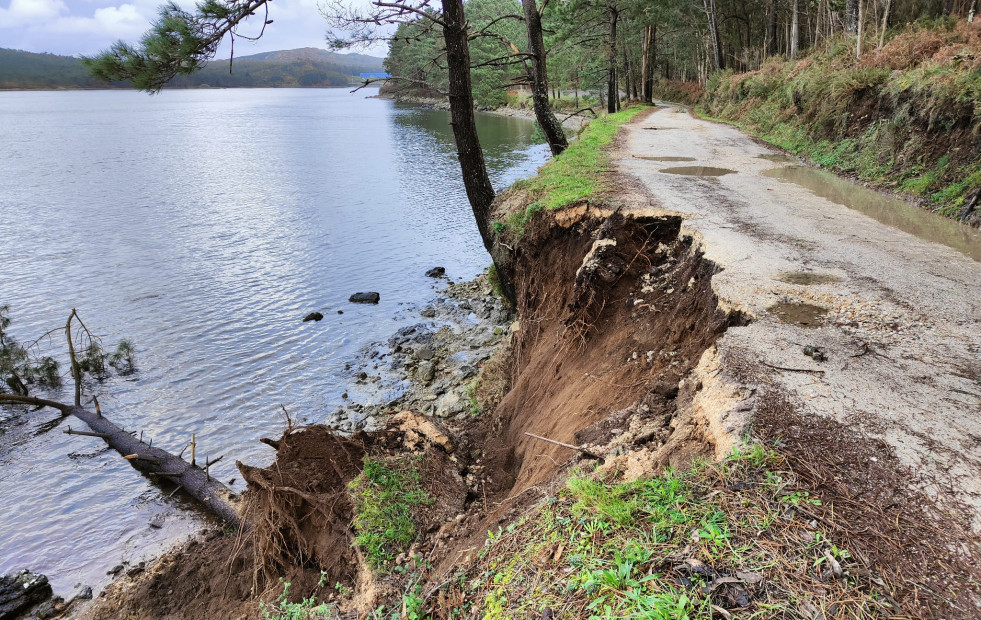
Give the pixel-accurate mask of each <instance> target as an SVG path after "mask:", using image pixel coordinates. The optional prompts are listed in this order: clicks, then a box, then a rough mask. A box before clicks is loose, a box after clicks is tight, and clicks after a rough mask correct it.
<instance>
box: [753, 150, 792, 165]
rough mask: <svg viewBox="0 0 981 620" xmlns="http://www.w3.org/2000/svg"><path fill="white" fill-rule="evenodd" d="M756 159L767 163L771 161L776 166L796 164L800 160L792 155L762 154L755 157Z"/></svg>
mask: <svg viewBox="0 0 981 620" xmlns="http://www.w3.org/2000/svg"><path fill="white" fill-rule="evenodd" d="M756 159H765V160H767V161H772V162H774V163H777V164H796V163H800V160H799V159H797V158H796V157H794V156H793V155H787V154H786V153H764V154H763V155H757V156H756Z"/></svg>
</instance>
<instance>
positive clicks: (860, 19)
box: [855, 0, 865, 58]
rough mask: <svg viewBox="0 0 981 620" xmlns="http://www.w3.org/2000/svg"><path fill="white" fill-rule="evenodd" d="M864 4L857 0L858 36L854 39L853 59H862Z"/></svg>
mask: <svg viewBox="0 0 981 620" xmlns="http://www.w3.org/2000/svg"><path fill="white" fill-rule="evenodd" d="M864 4H865V3H864V2H862V0H858V36H857V37H856V38H855V58H861V57H862V37H863V36H865V33H864V32H863V30H864V29H865V28H864V26H865V24H864V23H863V22H864V21H865V11H864V6H863V5H864Z"/></svg>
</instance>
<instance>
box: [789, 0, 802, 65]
mask: <svg viewBox="0 0 981 620" xmlns="http://www.w3.org/2000/svg"><path fill="white" fill-rule="evenodd" d="M798 9H799V6H798V0H794V2H793V8H792V11H793V13H792V15H791V16H790V58H791V60H797V46H798V45H799V44H800V41H799V39H800V11H799V10H798Z"/></svg>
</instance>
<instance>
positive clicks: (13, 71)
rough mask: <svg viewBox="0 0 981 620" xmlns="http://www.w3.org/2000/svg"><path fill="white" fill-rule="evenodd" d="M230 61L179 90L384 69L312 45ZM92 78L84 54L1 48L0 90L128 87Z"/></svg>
mask: <svg viewBox="0 0 981 620" xmlns="http://www.w3.org/2000/svg"><path fill="white" fill-rule="evenodd" d="M233 68H234V71H233V72H232V73H231V74H229V72H228V61H227V60H217V61H214V62H212V63H209V64H208V66H206V67H205V68H204V69H202V70H201V71H199V72H198V73H195V74H194V75H191V76H185V77H178V78H175V79H174V80H173V81H172V83H171V84H170V85H171V86H172V87H174V88H201V87H215V88H277V87H279V88H283V87H307V88H324V87H330V86H347V85H348V84H350V83H351V82H352V81H354V80H355V79H356V76H357V75H358V74H359V73H374V72H378V71H382V70H383V69H382V59H381V58H375V57H374V56H365V55H363V54H338V53H335V52H329V51H327V50H320V49H316V48H312V47H307V48H302V49H296V50H282V51H277V52H264V53H261V54H253V55H251V56H241V57H238V58H236V59H235V63H234V65H233ZM128 87H129V85H128V84H126V83H119V84H105V83H103V82H100V81H98V80H96V79H94V78H92V77H91V76H90V75H89V74H88V71H86V70H85V67H83V66H82V63H81V61H80V60H79V59H78V58H74V57H72V56H57V55H55V54H35V53H32V52H22V51H19V50H10V49H3V48H0V89H6V90H38V89H60V88H66V89H75V88H128Z"/></svg>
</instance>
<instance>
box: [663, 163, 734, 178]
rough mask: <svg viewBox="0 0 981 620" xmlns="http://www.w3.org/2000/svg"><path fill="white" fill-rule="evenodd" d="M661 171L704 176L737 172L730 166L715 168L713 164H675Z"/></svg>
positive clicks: (718, 175) (717, 175)
mask: <svg viewBox="0 0 981 620" xmlns="http://www.w3.org/2000/svg"><path fill="white" fill-rule="evenodd" d="M659 172H664V173H667V174H680V175H684V176H689V177H702V178H704V177H721V176H723V175H726V174H735V172H736V171H735V170H730V169H729V168H715V167H712V166H674V167H673V168H662V169H661V170H659Z"/></svg>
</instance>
